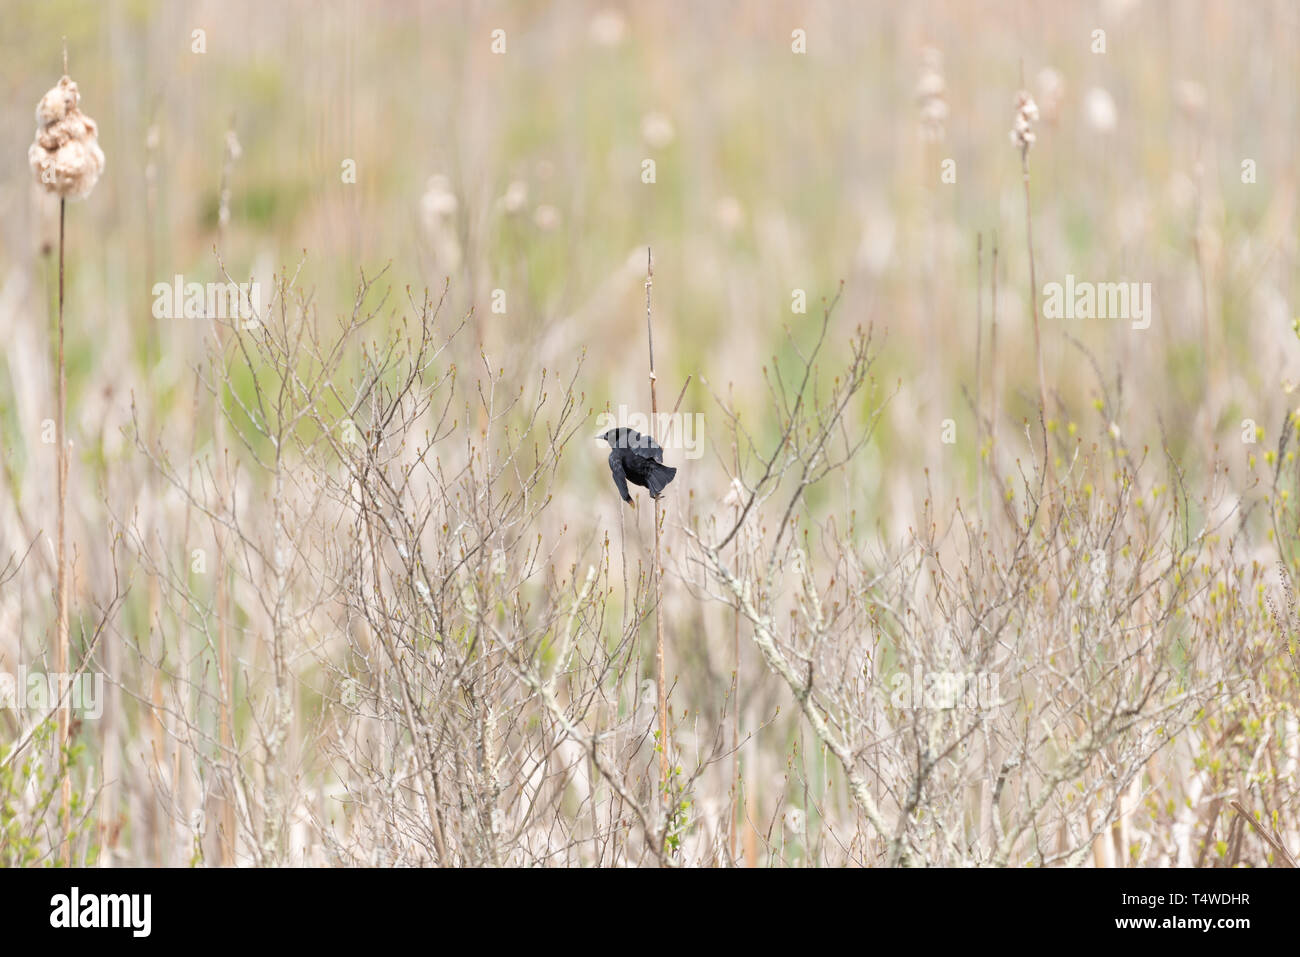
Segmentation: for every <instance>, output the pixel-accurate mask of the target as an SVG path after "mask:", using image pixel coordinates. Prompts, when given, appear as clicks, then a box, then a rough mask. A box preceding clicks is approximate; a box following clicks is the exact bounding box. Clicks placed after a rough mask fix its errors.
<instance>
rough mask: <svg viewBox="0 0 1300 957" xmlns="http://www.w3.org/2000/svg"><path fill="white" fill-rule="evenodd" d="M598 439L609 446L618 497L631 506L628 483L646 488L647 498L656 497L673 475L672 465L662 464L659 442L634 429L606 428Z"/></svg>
mask: <svg viewBox="0 0 1300 957" xmlns="http://www.w3.org/2000/svg"><path fill="white" fill-rule="evenodd" d="M598 438H602V439H604V440H605V441H606V442H608V443H609V447H610V448H611V449H613V451H612V452H610V453H609V471H610V474H611V475H613V476H614V484H615V485H616V486H617V487H618V494H619V497H621V498H622V499H623V501H625V502H627V504H629V505H632V506H633V507H635V504H634V503H633V501H632V496H631V495H629V494H628V491H627V483H628V482H631V483H632V484H633V485H640V486H641V487H642V488H646V489H649V490H650V497H651V498H658V497H659V496H660V494H661V493H662V492H663V490H664V489H665V488H667V487H668V483H669V482H671V481H672V480H673V478H674V476H676V475H677V470H676V469H675V468H673V467H672V466H670V465H664V450H663V449H662V448H661V447H660V445H659V443H658V442H656V441H655V440H654V439H652V438H650V436H648V435H642V434H641V433H640V432H638V431H636V429H624V428H618V429H610V430H609V431H608V432H606V433H605V434H604V435H601V436H598Z"/></svg>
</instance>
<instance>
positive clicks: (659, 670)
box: [645, 246, 669, 801]
mask: <svg viewBox="0 0 1300 957" xmlns="http://www.w3.org/2000/svg"><path fill="white" fill-rule="evenodd" d="M654 274H655V269H654V255H653V254H652V252H651V250H650V247H648V246H647V247H646V273H645V331H646V342H647V344H648V346H649V352H650V420H651V422H652V423H654V425H655V427H657V426H658V424H659V400H658V397H657V395H656V393H655V334H654V326H653V323H652V321H651V310H650V289H651V287H652V286H653V285H654ZM654 503H655V515H654V519H655V554H654V565H653V567H652V568H651V573H652V575H653V576H654V586H655V669H656V674H657V675H658V684H659V702H658V705H659V790H660V793H661V794H662V795H663V798H664V800H665V801H667V800H668V781H669V769H668V684H667V679H666V676H665V668H664V616H663V597H664V589H663V567H662V564H661V559H660V553H659V525H660V523H661V520H662V517H663V516H662V510H663V505H662V503H661V502H660V501H659V499H658V497H656V498H655V499H654Z"/></svg>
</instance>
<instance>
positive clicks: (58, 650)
mask: <svg viewBox="0 0 1300 957" xmlns="http://www.w3.org/2000/svg"><path fill="white" fill-rule="evenodd" d="M64 55H65V57H66V55H67V54H66V53H65V54H64ZM67 206H68V201H67V200H66V199H64V198H63V197H60V198H59V332H58V336H59V343H58V366H59V397H58V404H57V411H56V416H57V417H56V419H55V422H54V433H55V442H56V444H57V445H58V452H57V455H56V463H55V470H56V472H57V474H58V479H57V489H58V499H59V504H58V523H57V524H58V532H57V533H58V546H57V557H58V564H59V568H58V575H57V585H56V588H55V596H56V599H55V600H56V602H57V608H58V611H57V619H56V620H57V624H56V626H55V653H54V670H55V672H56V673H58V674H59V675H60V676H63V675H66V674H67V673H68V658H69V650H70V649H69V647H68V555H67V548H68V546H67V540H68V528H67V512H68V447H67V442H68V440H67V427H66V424H65V422H66V419H67V407H68V376H67V369H66V368H65V366H64V362H63V232H64V229H63V227H64V222H65V220H66V215H65V213H66V211H67ZM60 680H62V678H60ZM70 705H71V702H70V700H69V699H68V697H67V696H64V697H63V698H62V699H61V701H60V703H59V769H60V770H59V774H60V776H61V778H62V780H61V782H60V785H59V794H60V797H59V810H60V814H61V815H62V819H63V827H64V830H65V831H67V832H68V838H67V840H66V841H65V842H64V845H63V866H64V867H71V866H72V834H71V823H72V822H71V820H70V814H71V808H72V778H71V777H70V776H69V774H68V769H67V766H66V763H65V761H66V756H67V748H68V730H69V726H70V719H71V715H70V714H69V712H68V709H69V707H70Z"/></svg>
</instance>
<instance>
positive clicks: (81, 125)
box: [27, 76, 104, 199]
mask: <svg viewBox="0 0 1300 957" xmlns="http://www.w3.org/2000/svg"><path fill="white" fill-rule="evenodd" d="M80 102H81V94H80V93H79V92H78V91H77V84H76V83H74V82H73V81H72V78H71V77H68V76H64V77H62V78H61V79H60V80H59V84H58V86H56V87H54V88H53V89H51V90H50V91H49V92H48V93H46V94H45V95H44V96H43V97H41V101H40V102H39V103H37V104H36V139H35V142H33V143H32V145H31V148H30V149H28V151H27V160H28V162H29V163H31V167H32V173H33V175H35V177H36V182H37V183H39V184H40V186H41V187H42V188H43V189H45V190H46V191H47V192H51V193H55V194H57V195H59V196H61V197H63V198H65V199H67V198H72V199H82V198H85V197H86V196H88V195H90V191H91V190H92V189H94V188H95V184H96V183H97V182H99V174H100V173H102V172H103V171H104V152H103V150H101V149H100V148H99V143H98V142H97V141H96V137H97V136H98V133H99V128H98V127H97V126H96V125H95V121H94V120H92V119H91V118H90V117H89V116H87V115H86V114H85V113H82V112H81V109H80V105H79V104H80Z"/></svg>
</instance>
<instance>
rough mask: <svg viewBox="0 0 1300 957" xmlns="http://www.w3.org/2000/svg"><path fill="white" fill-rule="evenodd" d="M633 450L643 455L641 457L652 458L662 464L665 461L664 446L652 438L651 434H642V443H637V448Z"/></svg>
mask: <svg viewBox="0 0 1300 957" xmlns="http://www.w3.org/2000/svg"><path fill="white" fill-rule="evenodd" d="M633 451H634V452H636V454H637V455H639V456H641V458H643V459H650V460H652V461H654V462H659V463H660V464H662V463H663V460H664V448H663V446H662V445H660V444H659V443H658V442H656V441H655V440H654V439H652V438H650V436H648V435H643V436H641V441H640V443H639V444H638V445H637V447H636V448H635V449H633Z"/></svg>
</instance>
